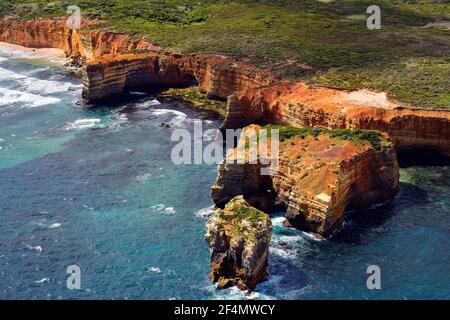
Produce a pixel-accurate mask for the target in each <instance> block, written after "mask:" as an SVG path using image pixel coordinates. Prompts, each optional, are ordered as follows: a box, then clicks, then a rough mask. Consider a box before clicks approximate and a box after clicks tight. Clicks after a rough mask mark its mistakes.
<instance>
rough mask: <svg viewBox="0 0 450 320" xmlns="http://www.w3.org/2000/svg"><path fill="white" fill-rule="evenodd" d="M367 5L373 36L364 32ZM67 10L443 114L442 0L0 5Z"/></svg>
mask: <svg viewBox="0 0 450 320" xmlns="http://www.w3.org/2000/svg"><path fill="white" fill-rule="evenodd" d="M31 3H34V4H35V5H31ZM373 4H376V5H378V6H380V8H381V29H380V30H369V29H368V28H367V27H366V19H367V17H368V16H369V15H368V14H367V13H366V9H367V7H368V6H369V5H373ZM68 5H78V6H79V7H80V8H81V13H82V15H83V17H86V18H97V19H99V20H101V21H103V22H102V23H101V24H100V26H97V27H101V28H104V29H108V30H111V31H117V32H123V31H124V32H132V33H139V34H145V35H147V36H148V38H149V39H150V40H151V41H153V42H154V43H157V44H160V45H162V46H164V47H165V48H167V49H168V50H173V51H176V52H180V53H193V52H216V53H223V54H228V55H232V56H235V57H238V58H242V59H246V60H248V61H250V62H252V63H255V64H257V65H260V66H272V67H274V68H275V70H276V72H278V73H280V74H281V75H282V76H283V77H285V78H288V79H293V80H302V81H306V82H308V83H311V84H318V85H324V86H330V87H337V88H346V89H354V88H370V89H375V90H383V91H386V92H388V94H389V95H390V97H392V98H395V99H397V100H399V101H400V102H402V103H404V104H405V105H413V106H417V107H428V108H450V90H449V88H450V80H449V79H450V45H449V44H450V30H449V21H450V1H449V0H416V1H414V0H410V1H407V0H375V1H374V0H339V1H338V0H335V1H333V0H296V1H293V0H270V1H269V0H259V1H258V0H247V1H244V0H234V1H227V0H208V1H207V0H194V1H187V0H177V1H176V0H160V1H141V0H103V1H99V0H74V1H70V3H69V2H58V1H57V2H54V1H46V0H21V1H20V2H19V1H12V0H2V1H1V3H0V16H2V15H11V14H16V18H17V19H18V20H27V19H31V18H34V17H52V16H63V15H66V14H67V13H66V8H67V6H68Z"/></svg>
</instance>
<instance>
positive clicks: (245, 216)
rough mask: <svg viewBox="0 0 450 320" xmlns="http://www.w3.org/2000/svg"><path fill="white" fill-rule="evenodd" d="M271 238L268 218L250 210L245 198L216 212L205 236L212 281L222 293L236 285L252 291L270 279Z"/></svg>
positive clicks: (232, 202)
mask: <svg viewBox="0 0 450 320" xmlns="http://www.w3.org/2000/svg"><path fill="white" fill-rule="evenodd" d="M271 235H272V224H271V221H270V218H269V216H268V215H267V214H266V213H264V212H262V211H259V210H257V209H255V208H253V207H251V206H250V205H249V204H248V203H247V202H246V201H245V200H244V199H243V197H242V196H238V197H235V198H233V199H232V200H231V201H230V202H229V203H228V204H227V205H226V206H225V208H224V209H223V210H216V211H215V212H214V213H213V215H212V217H211V218H210V220H209V221H208V223H207V233H206V236H205V239H206V240H207V241H208V243H209V248H210V253H211V273H210V278H211V280H212V281H214V282H217V286H218V288H219V289H222V288H226V287H229V286H232V285H236V286H237V287H238V288H240V289H241V290H253V289H254V288H255V287H256V285H257V283H259V282H261V281H263V280H265V279H266V278H267V271H266V266H267V259H268V253H269V242H270V239H271Z"/></svg>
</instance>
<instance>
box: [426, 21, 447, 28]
mask: <svg viewBox="0 0 450 320" xmlns="http://www.w3.org/2000/svg"><path fill="white" fill-rule="evenodd" d="M431 27H438V28H442V29H445V30H450V21H434V22H430V23H427V24H426V25H425V26H423V28H431Z"/></svg>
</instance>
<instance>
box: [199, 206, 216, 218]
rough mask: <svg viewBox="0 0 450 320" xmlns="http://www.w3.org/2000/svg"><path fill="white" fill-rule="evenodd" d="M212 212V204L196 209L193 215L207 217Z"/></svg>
mask: <svg viewBox="0 0 450 320" xmlns="http://www.w3.org/2000/svg"><path fill="white" fill-rule="evenodd" d="M213 212H214V206H209V207H206V208H203V209H200V210H198V211H197V212H196V213H195V216H197V217H199V218H205V219H207V218H209V217H210V216H211V215H212V213H213Z"/></svg>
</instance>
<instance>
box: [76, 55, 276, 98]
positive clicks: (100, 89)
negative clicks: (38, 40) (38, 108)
mask: <svg viewBox="0 0 450 320" xmlns="http://www.w3.org/2000/svg"><path fill="white" fill-rule="evenodd" d="M277 81H279V80H278V79H276V78H275V77H273V76H271V75H270V74H268V73H267V72H266V71H265V70H257V69H256V68H255V67H254V66H252V65H249V64H246V63H241V62H236V61H235V60H233V59H231V58H228V57H224V56H220V55H215V54H191V55H180V54H172V53H164V54H161V53H141V54H122V55H117V56H113V57H110V56H104V57H103V58H100V59H97V60H96V61H93V62H91V63H89V64H88V65H87V67H86V78H85V87H84V92H83V98H84V99H85V101H86V102H88V103H90V102H96V101H101V100H103V99H106V98H109V97H114V96H120V95H122V94H123V93H124V91H126V90H127V89H129V90H131V89H147V90H149V89H152V88H158V87H179V86H188V85H198V86H199V88H200V90H201V91H203V92H205V93H207V94H208V95H210V96H211V97H216V98H222V99H225V98H227V97H228V96H229V95H231V94H233V93H234V92H236V91H238V90H243V89H246V88H254V87H260V86H264V85H270V84H274V83H276V82H277Z"/></svg>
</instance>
